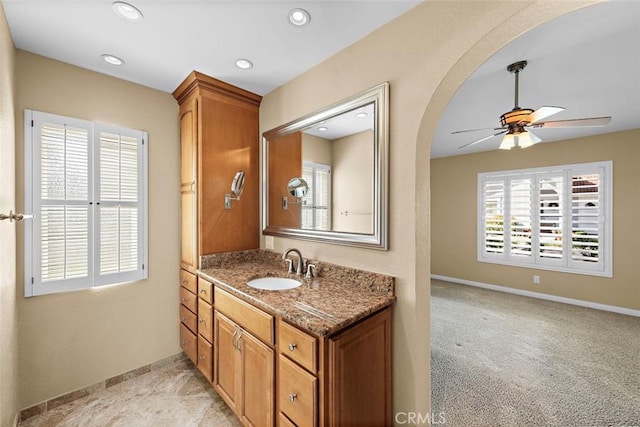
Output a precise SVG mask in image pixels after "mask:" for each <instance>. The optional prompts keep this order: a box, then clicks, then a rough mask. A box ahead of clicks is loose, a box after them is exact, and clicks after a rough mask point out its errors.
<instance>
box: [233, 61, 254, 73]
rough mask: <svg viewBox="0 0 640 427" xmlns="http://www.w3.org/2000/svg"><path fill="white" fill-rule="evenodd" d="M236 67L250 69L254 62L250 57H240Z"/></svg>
mask: <svg viewBox="0 0 640 427" xmlns="http://www.w3.org/2000/svg"><path fill="white" fill-rule="evenodd" d="M236 67H238V68H242V69H243V70H248V69H249V68H253V62H251V61H249V60H248V59H244V58H240V59H238V60H237V61H236Z"/></svg>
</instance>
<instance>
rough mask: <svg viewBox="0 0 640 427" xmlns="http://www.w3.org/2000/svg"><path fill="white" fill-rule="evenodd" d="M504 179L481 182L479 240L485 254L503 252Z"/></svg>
mask: <svg viewBox="0 0 640 427" xmlns="http://www.w3.org/2000/svg"><path fill="white" fill-rule="evenodd" d="M505 186H506V180H505V179H488V180H486V181H484V182H483V184H482V188H481V192H480V193H481V194H483V196H484V197H482V199H481V203H480V209H479V211H480V212H481V221H480V224H481V226H482V227H481V229H480V238H479V239H478V241H479V242H481V244H482V251H483V252H484V254H485V255H490V254H503V253H504V241H505V238H504V236H505V233H504V196H505Z"/></svg>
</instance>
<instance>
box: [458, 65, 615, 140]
mask: <svg viewBox="0 0 640 427" xmlns="http://www.w3.org/2000/svg"><path fill="white" fill-rule="evenodd" d="M526 66H527V61H518V62H514V63H513V64H510V65H509V66H507V71H509V72H510V73H513V74H514V75H515V97H514V107H513V109H512V110H511V111H508V112H506V113H504V114H502V115H501V116H500V126H501V127H499V128H493V130H494V131H495V130H499V131H500V132H498V133H494V134H493V135H489V136H486V137H484V138H480V139H477V140H475V141H472V142H469V143H467V144H464V145H462V146H460V147H458V149H462V148H465V147H470V146H472V145H475V144H478V143H480V142H483V141H486V140H488V139H491V138H493V137H494V136H498V135H504V136H503V137H502V142H501V144H500V147H499V149H501V150H511V149H512V148H514V147H520V148H527V147H531V146H532V145H534V144H537V143H538V142H540V141H542V139H540V138H538V137H537V136H536V135H534V134H533V133H531V131H529V130H528V129H527V128H543V127H546V128H557V127H575V126H604V125H606V124H607V123H609V122H610V121H611V117H591V118H584V119H570V120H557V121H551V122H541V120H542V119H546V118H547V117H549V116H552V115H554V114H557V113H559V112H560V111H563V110H564V108H563V107H553V106H548V105H545V106H542V107H540V108H538V109H537V110H535V111H534V110H532V109H530V108H520V107H519V106H518V92H519V84H520V76H519V75H520V71H522V70H524V68H525V67H526ZM489 129H490V128H489ZM477 130H485V129H470V130H463V131H455V132H452V134H455V133H462V132H474V131H477ZM487 130H488V129H487Z"/></svg>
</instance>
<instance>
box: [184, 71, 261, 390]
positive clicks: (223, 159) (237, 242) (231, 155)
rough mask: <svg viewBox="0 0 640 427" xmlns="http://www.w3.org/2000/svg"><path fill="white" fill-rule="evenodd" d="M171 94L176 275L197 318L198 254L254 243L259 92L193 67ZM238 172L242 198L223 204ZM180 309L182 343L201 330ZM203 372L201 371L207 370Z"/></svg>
mask: <svg viewBox="0 0 640 427" xmlns="http://www.w3.org/2000/svg"><path fill="white" fill-rule="evenodd" d="M173 96H174V98H175V99H176V100H177V101H178V104H179V106H180V112H179V119H180V211H181V235H182V239H181V247H180V248H181V249H180V267H181V270H180V281H181V289H186V290H187V291H188V292H189V293H190V294H185V293H183V292H182V291H181V293H180V295H181V303H182V305H184V306H185V307H188V308H189V310H190V311H191V312H192V313H194V314H195V315H196V316H198V308H197V306H198V304H197V300H196V299H194V298H193V296H192V295H191V294H193V295H197V292H198V290H197V289H196V282H197V281H196V270H197V269H198V268H199V262H200V257H201V256H202V255H209V254H215V253H220V252H229V251H239V250H246V249H256V248H258V247H259V245H260V244H259V230H260V228H259V227H260V224H259V218H258V214H259V206H258V203H259V188H258V187H259V163H258V161H259V152H258V149H259V140H260V137H259V124H258V109H259V107H260V101H261V100H262V97H260V96H259V95H256V94H254V93H251V92H248V91H246V90H243V89H240V88H237V87H234V86H232V85H230V84H227V83H225V82H222V81H220V80H217V79H214V78H212V77H209V76H207V75H204V74H202V73H198V72H196V71H193V72H192V73H190V74H189V75H188V76H187V78H186V79H185V80H184V81H183V82H182V83H181V84H180V86H178V88H176V90H175V91H174V92H173ZM239 170H243V171H244V172H245V187H244V192H243V194H242V200H241V201H234V202H232V203H233V205H232V209H231V210H226V209H225V208H224V195H225V193H229V192H230V187H231V182H232V180H233V178H234V176H235V174H236V172H238V171H239ZM182 298H187V300H188V301H183V300H182ZM194 302H195V303H196V306H195V307H194V306H192V304H193V303H194ZM208 303H209V304H211V301H208ZM211 313H212V314H211V316H212V318H213V311H212V310H211ZM184 314H185V313H183V312H182V309H181V316H180V319H181V324H182V325H185V326H186V327H187V329H188V330H190V331H191V332H192V333H193V334H194V335H193V336H191V337H190V339H189V340H188V341H189V342H190V343H191V342H192V341H194V340H195V342H196V343H197V342H199V339H198V336H199V335H200V336H202V335H201V334H199V333H198V331H196V330H194V328H193V327H192V324H191V323H192V321H193V318H192V317H190V316H184ZM184 317H188V319H187V320H182V319H183V318H184ZM200 320H202V317H198V321H200ZM181 334H182V332H181ZM211 339H213V338H211ZM184 341H185V340H183V339H181V341H180V343H181V345H182V343H183V342H184ZM207 341H208V342H209V343H210V344H213V343H212V341H211V340H207ZM190 345H191V344H190ZM183 348H184V346H183ZM195 348H196V352H195V353H193V352H191V353H190V354H191V355H193V357H191V355H190V356H189V357H190V358H191V360H193V362H194V363H195V364H196V365H199V364H204V363H205V362H204V361H203V360H205V359H201V357H202V356H206V351H207V350H206V348H205V349H203V350H202V351H200V350H198V345H197V344H196V345H195ZM196 355H198V357H197V359H196ZM201 361H202V362H201ZM199 362H200V363H199ZM206 364H207V366H208V364H209V362H206ZM201 370H202V371H203V372H207V368H203V369H201ZM210 379H211V378H210Z"/></svg>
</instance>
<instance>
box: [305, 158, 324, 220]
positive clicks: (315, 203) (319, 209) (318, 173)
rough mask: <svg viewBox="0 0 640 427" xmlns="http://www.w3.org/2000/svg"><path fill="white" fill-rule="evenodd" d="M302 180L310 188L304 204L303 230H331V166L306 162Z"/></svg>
mask: <svg viewBox="0 0 640 427" xmlns="http://www.w3.org/2000/svg"><path fill="white" fill-rule="evenodd" d="M302 178H303V179H304V180H305V181H306V182H307V185H308V186H309V191H307V194H306V195H305V197H304V200H303V202H304V203H303V204H302V228H305V229H311V230H331V166H329V165H323V164H321V163H313V162H304V164H303V165H302Z"/></svg>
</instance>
